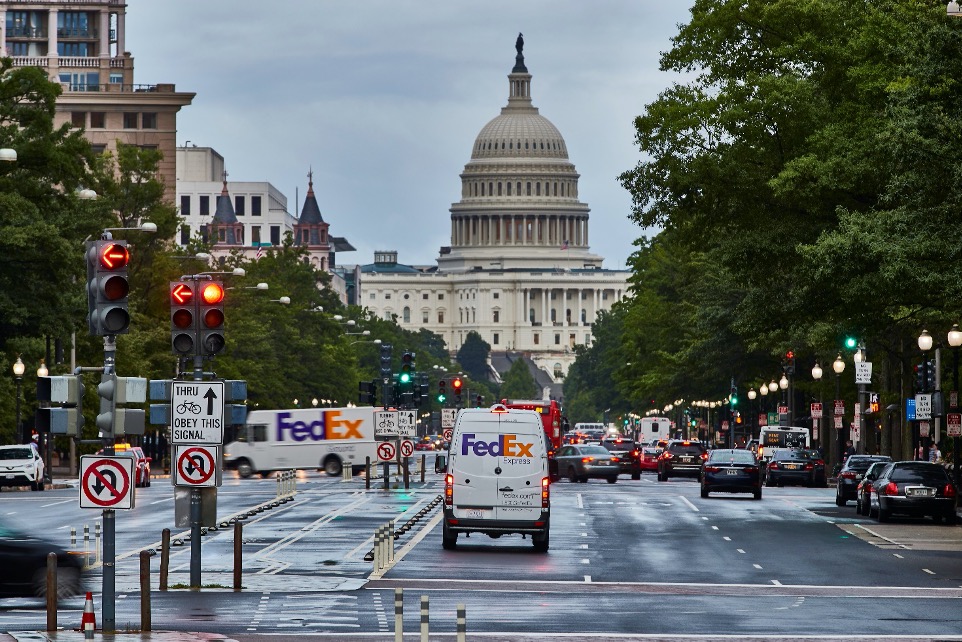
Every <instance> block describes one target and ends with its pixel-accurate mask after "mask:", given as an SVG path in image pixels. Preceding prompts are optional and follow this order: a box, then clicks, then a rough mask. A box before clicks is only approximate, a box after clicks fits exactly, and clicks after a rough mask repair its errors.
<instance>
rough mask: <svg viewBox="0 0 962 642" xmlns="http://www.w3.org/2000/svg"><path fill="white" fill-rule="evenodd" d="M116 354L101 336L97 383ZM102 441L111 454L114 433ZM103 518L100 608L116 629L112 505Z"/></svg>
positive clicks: (104, 406)
mask: <svg viewBox="0 0 962 642" xmlns="http://www.w3.org/2000/svg"><path fill="white" fill-rule="evenodd" d="M116 354H117V337H116V335H113V334H108V335H104V372H103V375H101V382H103V381H106V380H107V377H108V376H109V375H113V374H114V373H115V366H116ZM110 406H111V404H110V401H108V400H107V399H105V398H104V397H101V398H100V412H101V414H103V413H108V412H110ZM102 438H103V443H104V454H105V455H107V456H108V457H112V456H113V455H114V433H113V431H111V432H110V433H109V435H102ZM103 520H104V551H103V569H104V570H103V586H102V589H101V591H102V596H103V598H102V605H101V606H102V609H103V614H104V625H103V630H104V631H110V632H113V631H116V630H117V618H116V595H115V588H116V573H117V567H116V564H117V546H116V542H117V539H116V537H117V522H116V512H115V511H114V510H113V509H112V508H105V509H104V511H103Z"/></svg>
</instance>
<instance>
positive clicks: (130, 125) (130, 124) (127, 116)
mask: <svg viewBox="0 0 962 642" xmlns="http://www.w3.org/2000/svg"><path fill="white" fill-rule="evenodd" d="M124 129H137V112H135V111H125V112H124Z"/></svg>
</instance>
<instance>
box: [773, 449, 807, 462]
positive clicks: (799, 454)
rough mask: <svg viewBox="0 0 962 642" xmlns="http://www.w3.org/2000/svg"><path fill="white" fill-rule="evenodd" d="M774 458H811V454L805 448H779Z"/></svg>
mask: <svg viewBox="0 0 962 642" xmlns="http://www.w3.org/2000/svg"><path fill="white" fill-rule="evenodd" d="M773 459H777V460H782V459H811V456H810V455H809V454H808V452H807V451H804V450H779V451H777V452H776V453H775V455H774V457H773Z"/></svg>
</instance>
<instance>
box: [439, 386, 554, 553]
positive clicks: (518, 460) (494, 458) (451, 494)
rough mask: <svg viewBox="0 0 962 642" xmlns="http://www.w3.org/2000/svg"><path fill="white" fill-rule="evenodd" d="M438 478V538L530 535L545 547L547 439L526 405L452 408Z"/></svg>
mask: <svg viewBox="0 0 962 642" xmlns="http://www.w3.org/2000/svg"><path fill="white" fill-rule="evenodd" d="M449 457H450V458H449V460H448V472H447V475H446V476H445V478H444V515H443V520H442V539H441V543H442V546H443V547H444V548H445V549H449V550H450V549H453V548H455V547H456V546H457V542H458V535H459V534H460V533H484V534H485V535H488V536H489V537H494V538H497V537H501V536H502V535H506V534H508V533H520V534H522V535H531V541H532V542H533V544H534V547H535V550H538V551H541V552H546V551H547V550H548V527H549V519H548V518H549V514H550V497H549V486H548V445H547V442H546V441H545V433H544V428H543V427H542V424H541V417H540V416H539V415H538V414H537V413H536V412H534V411H532V410H509V409H508V408H506V407H505V406H503V405H501V404H495V405H494V406H491V408H466V409H464V410H462V411H461V412H459V413H458V418H457V422H456V423H455V425H454V434H453V435H452V437H451V449H450V456H449Z"/></svg>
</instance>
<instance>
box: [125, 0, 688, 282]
mask: <svg viewBox="0 0 962 642" xmlns="http://www.w3.org/2000/svg"><path fill="white" fill-rule="evenodd" d="M691 5H692V1H691V0H590V1H587V2H586V1H584V0H524V1H519V0H484V1H483V2H471V3H469V2H462V1H458V0H270V1H269V2H265V1H264V0H202V1H198V0H146V1H141V0H132V1H130V2H128V8H127V49H128V50H129V51H130V52H131V54H132V55H133V56H134V61H135V82H137V83H145V84H153V83H174V84H176V86H177V90H178V91H186V92H196V93H197V96H196V98H194V101H193V104H192V105H190V106H188V107H185V108H184V109H183V110H181V112H180V115H179V117H178V130H179V131H178V134H177V143H178V145H184V144H185V143H186V141H190V143H191V144H192V145H197V146H203V147H213V148H214V149H215V150H217V151H218V152H219V153H220V154H221V155H223V156H224V158H225V159H226V163H227V170H228V172H229V174H230V177H229V178H230V180H237V181H268V182H270V183H272V184H273V185H274V186H275V187H277V188H278V189H280V190H281V191H282V192H283V193H284V194H286V195H287V197H288V208H289V210H293V211H295V212H296V213H298V214H299V213H300V209H301V205H302V203H303V199H304V195H305V193H306V191H307V172H308V169H309V168H313V172H314V190H315V193H316V195H317V200H318V203H319V205H320V207H321V212H322V214H323V216H324V218H325V220H326V221H328V222H329V223H330V224H331V232H332V234H334V235H336V236H345V237H347V239H348V240H349V241H350V242H351V243H352V244H353V245H354V246H355V247H356V248H357V250H358V251H357V252H352V253H343V254H339V255H338V262H339V263H342V264H347V263H370V262H372V260H373V253H374V250H388V249H396V250H398V251H399V253H400V254H399V260H400V261H401V262H403V263H409V264H430V263H433V261H434V259H435V258H436V257H437V255H438V249H439V248H440V247H441V246H442V245H448V244H449V243H450V215H449V212H448V209H449V208H450V206H451V204H452V203H453V202H456V201H457V200H459V198H460V190H461V182H460V178H459V174H460V173H461V171H462V170H463V169H464V165H465V164H466V163H467V162H468V160H469V159H470V155H471V147H472V144H473V143H474V139H475V137H476V136H477V134H478V132H480V131H481V128H482V127H483V126H484V125H485V124H486V123H487V122H488V121H489V120H491V119H492V118H494V117H495V116H497V115H498V114H499V113H500V110H501V107H503V106H505V105H506V104H507V98H508V80H507V75H508V73H509V72H510V71H511V68H512V67H513V65H514V56H515V49H514V43H515V39H516V38H517V35H518V33H519V32H523V33H524V40H525V47H524V54H525V63H526V65H527V67H528V71H529V72H530V73H531V74H532V83H531V85H532V87H531V92H532V98H533V103H534V105H535V106H536V107H538V108H539V109H540V111H541V114H542V115H543V116H545V117H546V118H548V119H549V120H550V121H551V122H553V123H554V124H555V126H556V127H557V128H558V129H559V130H560V131H561V134H562V136H564V138H565V142H566V143H567V146H568V153H569V156H570V159H571V161H572V162H573V163H574V164H575V167H576V168H577V170H578V172H579V173H580V174H581V179H580V183H579V189H580V198H581V200H582V201H583V202H585V203H587V204H588V206H589V207H590V208H591V214H590V223H589V225H590V230H591V232H590V239H591V250H592V251H593V252H595V253H598V254H600V255H602V256H604V257H605V258H606V261H605V266H606V267H611V268H620V267H624V265H625V261H626V259H627V258H628V255H629V254H630V253H631V252H632V241H633V240H634V239H635V238H637V237H638V236H640V235H642V234H643V233H644V231H643V230H641V229H640V228H638V227H636V226H635V225H633V224H632V223H631V222H629V221H628V219H627V215H628V213H629V210H630V203H631V201H630V198H629V195H628V193H627V192H625V190H624V189H622V187H621V186H620V184H619V183H618V180H617V177H618V175H619V174H620V173H621V172H623V171H625V170H627V169H630V168H632V167H633V166H634V165H635V164H636V163H637V162H638V160H639V158H640V156H639V152H638V150H637V147H636V146H635V144H634V128H633V125H632V120H633V118H634V117H635V116H636V115H638V114H640V113H641V111H642V109H643V107H644V105H646V104H647V103H649V102H651V101H653V100H654V99H655V98H656V97H657V95H658V93H659V92H660V91H663V90H664V89H665V88H667V87H669V86H670V84H671V83H672V81H673V80H675V77H674V76H672V75H670V74H667V73H663V72H660V71H659V70H658V57H659V53H660V52H662V51H665V50H667V49H668V48H669V47H670V42H669V39H670V38H671V37H672V36H674V35H675V34H676V33H677V31H678V28H677V26H678V24H680V23H685V22H687V21H688V19H689V8H690V6H691ZM295 192H296V193H297V195H298V199H299V200H298V202H297V203H296V204H295Z"/></svg>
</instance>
